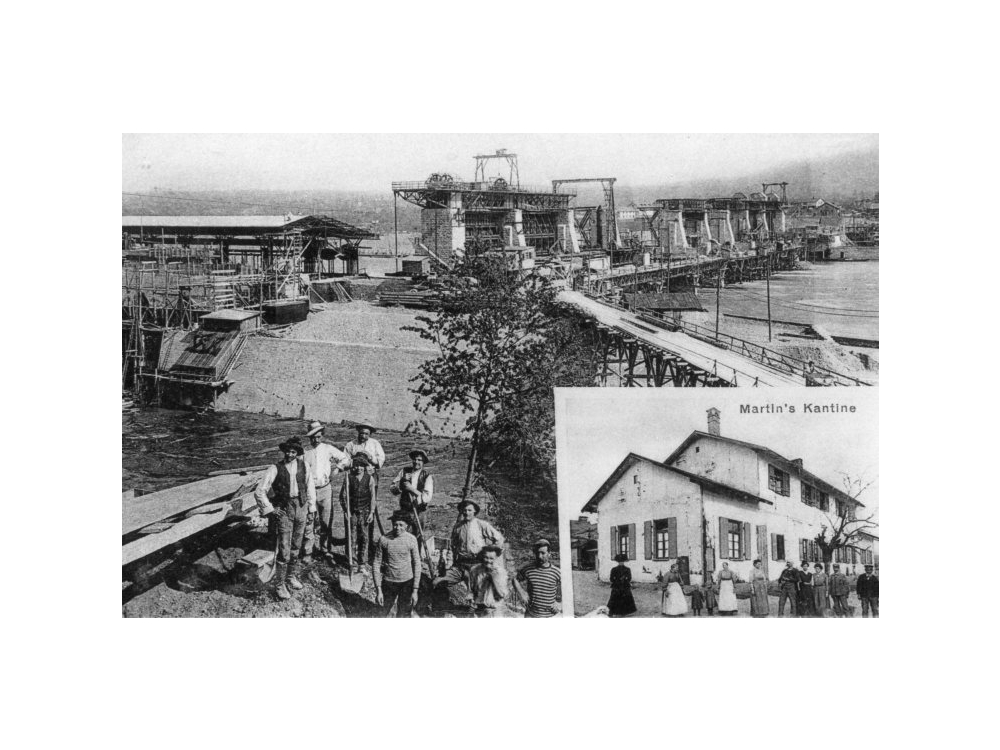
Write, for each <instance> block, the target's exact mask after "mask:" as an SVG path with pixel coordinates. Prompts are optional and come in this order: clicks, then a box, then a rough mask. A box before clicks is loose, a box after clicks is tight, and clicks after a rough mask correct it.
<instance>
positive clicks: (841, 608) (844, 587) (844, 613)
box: [830, 564, 851, 617]
mask: <svg viewBox="0 0 1000 750" xmlns="http://www.w3.org/2000/svg"><path fill="white" fill-rule="evenodd" d="M850 593H851V586H850V584H849V583H848V582H847V576H845V575H844V574H843V573H841V572H840V565H837V564H834V566H833V575H831V576H830V596H831V597H832V598H833V613H834V614H835V615H836V616H837V617H850V616H851V611H850V610H849V609H848V608H847V596H848V595H849V594H850Z"/></svg>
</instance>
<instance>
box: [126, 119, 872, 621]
mask: <svg viewBox="0 0 1000 750" xmlns="http://www.w3.org/2000/svg"><path fill="white" fill-rule="evenodd" d="M878 148H879V139H878V135H877V134H865V133H860V134H859V133H847V134H789V133H785V134H777V133H771V134H768V133H763V134H760V133H758V134H627V135H626V134H614V133H605V134H572V133H570V134H510V133H508V134H447V133H440V134H387V133H371V134H249V133H244V134H239V133H237V134H167V133H163V134H156V133H144V134H124V135H123V137H122V227H121V233H122V234H121V241H122V284H121V299H122V363H121V364H122V614H123V616H124V617H396V618H410V617H463V618H505V617H528V618H551V617H555V616H560V615H563V616H567V617H570V616H572V615H573V613H574V610H575V608H576V607H575V604H571V603H570V602H569V601H568V598H569V597H568V594H567V592H568V591H569V590H570V588H571V587H570V583H571V582H570V581H569V580H564V579H563V577H562V576H563V571H564V569H565V568H566V565H565V563H566V560H565V559H564V558H565V557H566V555H568V554H570V550H571V549H572V550H574V551H573V554H574V555H576V554H577V553H576V548H575V547H572V548H571V547H570V546H569V541H570V539H569V537H567V536H565V535H566V534H568V533H569V532H568V529H566V528H561V527H560V524H559V522H558V516H559V511H558V508H559V506H558V497H562V492H563V489H562V488H561V487H558V488H557V473H556V468H557V460H556V452H557V448H558V447H559V446H558V445H557V442H558V441H557V440H556V437H555V431H556V418H555V402H554V396H553V393H554V389H556V388H579V389H585V388H588V389H593V390H595V392H604V393H607V394H613V393H616V392H624V391H632V390H636V391H639V390H648V389H652V390H651V391H649V392H650V393H652V392H655V391H659V390H661V389H666V390H674V389H676V388H683V389H687V388H689V387H691V388H703V387H713V388H724V389H725V390H726V391H727V392H728V391H733V390H734V389H735V390H737V391H739V390H743V389H752V390H753V391H754V392H755V393H759V392H762V391H765V390H767V391H770V390H781V389H787V388H793V387H800V388H806V387H815V388H814V389H815V390H817V391H820V390H822V391H823V392H827V391H830V392H837V393H839V392H841V391H854V390H856V389H861V390H865V391H869V392H875V390H876V389H875V388H873V387H872V386H876V385H877V383H878V371H879V359H878V348H879V332H878V319H879V310H878V289H879V275H878V267H879V264H878V257H879V230H878V222H879V167H878V165H879V151H878ZM820 387H823V388H820ZM569 416H570V418H573V416H574V415H569ZM602 416H604V417H606V418H607V419H609V420H611V419H613V418H614V416H615V413H614V407H613V406H611V407H610V409H609V410H608V411H607V412H602ZM592 429H593V431H594V434H595V435H598V434H600V432H601V426H600V425H599V424H594V425H592ZM691 429H694V428H693V427H691ZM572 460H576V459H575V458H574V459H572ZM660 460H662V457H660ZM613 468H614V467H610V468H609V471H610V470H613ZM604 479H606V477H603V478H602V480H601V481H603V480H604ZM825 486H826V485H824V487H825ZM817 491H818V490H817ZM823 491H824V492H827V493H828V494H829V490H828V489H824V490H823ZM557 493H558V497H557ZM581 508H582V506H581ZM581 508H577V509H576V510H577V511H581ZM588 512H589V511H588ZM747 522H748V523H749V521H747ZM630 523H634V522H630ZM623 525H628V524H623ZM741 529H742V527H741ZM661 531H662V530H661ZM657 533H659V532H657ZM664 533H667V532H664ZM769 533H771V532H769ZM775 533H776V532H775ZM740 534H741V535H742V534H743V531H742V530H741V532H740ZM740 539H741V540H742V539H743V536H740ZM572 541H573V544H574V545H575V544H576V543H577V541H578V539H577V538H576V537H575V536H574V537H573V539H572ZM618 542H619V543H620V544H622V545H626V544H632V547H630V548H628V549H627V550H626V551H625V552H624V553H623V554H634V553H635V543H634V540H632V536H631V535H630V534H624V535H622V536H620V537H619V538H618ZM609 544H610V542H608V541H607V540H605V542H604V543H603V545H604V546H603V547H601V548H600V549H602V550H604V549H610V547H609ZM748 544H749V543H748ZM622 549H623V550H625V547H624V546H623V547H622ZM619 552H621V550H619ZM617 554H618V553H616V555H617ZM746 554H749V547H748V546H747V545H744V546H743V547H740V548H739V549H738V550H737V551H736V552H735V553H734V557H732V558H728V559H729V560H731V561H732V565H731V566H730V567H731V568H732V571H733V575H734V576H736V575H738V576H739V577H740V578H739V580H738V581H737V584H736V586H735V588H736V589H737V590H738V592H739V593H740V594H743V593H745V592H744V591H743V589H742V588H741V586H742V585H743V584H744V583H745V582H746V581H747V580H748V579H749V577H751V571H750V570H747V569H745V568H747V566H746V565H738V564H737V562H740V563H742V562H744V560H743V558H742V556H743V555H746ZM788 554H791V553H790V552H789V553H788ZM810 555H811V556H815V555H813V553H810ZM752 556H753V555H751V558H752ZM684 557H686V558H688V561H687V564H688V565H689V566H690V565H693V564H694V563H695V559H694V557H692V556H691V554H685V555H684ZM634 559H635V558H627V560H626V563H628V562H629V561H632V560H634ZM651 559H652V558H651ZM656 559H657V560H659V559H660V558H656ZM810 559H811V557H810ZM796 560H798V557H796ZM574 561H576V558H575V557H574ZM645 567H650V566H645ZM681 567H682V566H680V564H679V563H678V570H677V571H673V572H671V571H670V570H669V569H667V570H664V571H660V570H659V568H658V567H657V569H656V571H655V574H654V575H658V574H660V573H661V572H662V574H663V576H670V575H673V576H679V577H680V579H681V580H682V581H683V585H684V586H686V587H687V586H691V585H692V584H691V583H690V580H691V576H692V575H694V573H695V571H694V569H692V568H688V569H681ZM695 567H696V568H697V565H695ZM773 567H774V566H773V564H772V565H771V568H772V569H773ZM699 570H700V568H699ZM604 572H605V573H607V572H608V571H604ZM771 572H773V570H772V571H771ZM633 574H634V575H635V577H636V580H635V583H636V585H638V584H639V583H641V582H643V581H644V576H647V575H649V574H646V573H645V572H644V571H643V569H642V567H640V568H637V569H636V570H634V571H633ZM616 575H623V574H621V573H619V574H616ZM605 580H606V576H605ZM852 585H853V584H852ZM577 609H578V608H577ZM594 609H597V606H596V605H595V607H594ZM824 609H825V608H824ZM577 613H578V612H577Z"/></svg>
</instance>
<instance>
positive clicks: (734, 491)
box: [580, 453, 774, 513]
mask: <svg viewBox="0 0 1000 750" xmlns="http://www.w3.org/2000/svg"><path fill="white" fill-rule="evenodd" d="M643 461H644V462H646V463H650V464H653V465H654V466H656V467H658V468H661V469H666V470H667V471H669V472H671V473H673V474H679V475H681V476H682V477H685V478H687V479H688V480H690V481H692V482H694V483H695V484H697V485H700V486H702V487H704V488H706V489H710V490H713V491H714V492H718V493H720V494H723V495H728V496H730V497H732V498H733V499H735V500H739V501H740V502H744V503H767V504H768V505H774V503H772V502H771V501H770V500H765V499H764V498H762V497H757V496H756V495H754V494H751V493H749V492H746V491H745V490H741V489H739V488H737V487H732V486H730V485H728V484H724V483H722V482H717V481H715V480H714V479H709V478H707V477H703V476H699V475H698V474H692V473H691V472H689V471H684V470H683V469H678V468H677V467H675V466H668V465H667V464H666V462H664V463H660V462H659V461H654V460H653V459H651V458H646V457H645V456H640V455H639V454H638V453H629V454H628V455H627V456H625V458H624V459H622V462H621V463H620V464H618V468H616V469H615V470H614V471H613V472H611V476H609V477H608V478H607V479H605V480H604V483H603V484H601V486H600V488H599V489H598V490H597V492H595V493H594V494H593V496H592V497H591V498H590V500H588V501H587V503H586V505H584V506H583V508H581V509H580V512H581V513H596V512H597V506H598V505H600V502H601V500H603V499H604V497H605V496H606V495H607V494H608V491H609V490H610V489H611V488H612V487H613V486H614V484H615V482H617V481H618V480H619V479H621V478H622V476H624V474H625V472H626V471H628V470H629V469H630V468H632V467H633V466H634V465H635V464H637V463H639V462H643Z"/></svg>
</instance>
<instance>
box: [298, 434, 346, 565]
mask: <svg viewBox="0 0 1000 750" xmlns="http://www.w3.org/2000/svg"><path fill="white" fill-rule="evenodd" d="M306 437H308V438H309V442H310V443H311V444H312V447H311V448H310V449H309V450H307V451H306V454H305V456H304V458H305V462H306V466H308V467H309V471H311V472H312V475H313V479H314V480H315V482H316V517H315V518H314V519H312V523H310V522H308V521H307V522H306V533H305V541H304V543H303V554H304V555H305V556H306V557H308V556H310V555H311V554H312V553H313V552H317V553H319V552H325V553H332V552H333V544H332V539H333V481H332V480H333V477H334V475H335V474H337V473H338V472H340V471H343V470H344V469H347V468H349V467H350V465H351V457H350V456H348V455H347V454H346V453H344V452H343V451H341V450H340V449H338V448H335V447H334V446H332V445H330V444H329V443H324V442H323V437H324V427H323V424H322V423H321V422H315V421H314V422H310V423H309V432H307V433H306Z"/></svg>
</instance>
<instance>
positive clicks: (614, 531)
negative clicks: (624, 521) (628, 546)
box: [611, 526, 618, 561]
mask: <svg viewBox="0 0 1000 750" xmlns="http://www.w3.org/2000/svg"><path fill="white" fill-rule="evenodd" d="M617 554H618V527H617V526H612V527H611V559H612V561H613V560H614V559H615V555H617Z"/></svg>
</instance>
